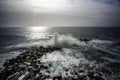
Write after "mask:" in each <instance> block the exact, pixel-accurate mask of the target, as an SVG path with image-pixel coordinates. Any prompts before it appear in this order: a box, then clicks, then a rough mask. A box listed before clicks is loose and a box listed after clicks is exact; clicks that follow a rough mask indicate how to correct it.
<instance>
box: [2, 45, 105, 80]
mask: <svg viewBox="0 0 120 80" xmlns="http://www.w3.org/2000/svg"><path fill="white" fill-rule="evenodd" d="M55 50H61V48H57V47H50V46H49V47H46V48H45V47H42V46H41V47H39V48H32V49H30V50H27V51H26V52H24V53H22V54H20V55H19V56H17V57H16V58H13V59H10V60H8V61H6V62H5V63H4V64H3V67H2V68H1V69H0V80H48V79H52V80H104V77H103V75H102V74H101V73H100V72H93V71H90V70H88V71H87V72H86V71H84V70H79V68H78V69H77V71H69V70H65V71H66V74H65V75H58V76H50V71H49V69H48V68H49V67H50V66H51V65H50V64H48V65H45V64H43V63H42V62H41V61H40V60H39V59H40V58H41V57H42V56H43V55H46V54H48V52H49V53H51V52H53V51H55ZM44 70H45V71H46V72H47V73H44Z"/></svg>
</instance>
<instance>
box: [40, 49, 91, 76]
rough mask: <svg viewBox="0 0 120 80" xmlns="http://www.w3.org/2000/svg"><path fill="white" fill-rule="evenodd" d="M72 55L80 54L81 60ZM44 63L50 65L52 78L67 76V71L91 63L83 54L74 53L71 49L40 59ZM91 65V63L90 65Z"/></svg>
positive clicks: (55, 52)
mask: <svg viewBox="0 0 120 80" xmlns="http://www.w3.org/2000/svg"><path fill="white" fill-rule="evenodd" d="M72 54H79V58H76V57H74V56H72ZM39 60H40V61H41V62H42V63H46V64H49V63H51V64H52V65H51V67H50V68H49V71H50V72H51V74H50V75H51V76H52V77H54V76H58V75H63V76H65V75H64V74H65V69H69V70H72V69H73V67H74V66H79V64H81V65H83V66H84V65H85V64H88V63H89V62H88V61H87V60H86V59H85V58H84V57H83V56H82V54H81V53H74V51H73V50H71V49H65V48H64V49H62V50H61V51H54V52H52V53H48V54H46V55H44V56H43V57H42V58H40V59H39ZM89 64H90V63H89Z"/></svg>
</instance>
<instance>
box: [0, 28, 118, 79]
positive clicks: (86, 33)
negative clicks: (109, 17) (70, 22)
mask: <svg viewBox="0 0 120 80" xmlns="http://www.w3.org/2000/svg"><path fill="white" fill-rule="evenodd" d="M38 46H57V47H62V50H60V51H54V52H52V53H51V54H47V55H44V56H43V57H42V58H41V61H42V62H44V63H46V64H47V63H48V62H50V63H51V64H52V66H51V68H50V69H49V71H50V72H51V74H50V75H51V76H56V75H60V74H62V75H64V73H65V70H64V69H65V68H67V69H69V70H78V69H81V70H85V72H86V71H88V70H90V71H93V72H95V71H99V72H101V74H103V75H104V76H103V77H104V78H105V79H106V80H120V28H119V27H27V28H0V66H2V65H3V63H4V62H5V61H6V60H9V59H11V58H14V57H16V56H18V55H20V54H21V53H23V52H24V51H26V50H28V49H30V48H32V47H38Z"/></svg>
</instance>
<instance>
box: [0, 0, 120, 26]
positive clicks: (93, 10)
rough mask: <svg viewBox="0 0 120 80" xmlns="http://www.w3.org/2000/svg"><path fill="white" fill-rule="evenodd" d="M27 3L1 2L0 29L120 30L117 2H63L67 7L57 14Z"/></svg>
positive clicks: (22, 1) (7, 0)
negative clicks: (72, 28)
mask: <svg viewBox="0 0 120 80" xmlns="http://www.w3.org/2000/svg"><path fill="white" fill-rule="evenodd" d="M26 1H27V0H1V1H0V27H4V26H6V27H8V26H10V27H13V26H14V27H17V26H120V23H119V21H120V17H119V14H120V6H119V4H120V3H119V0H66V1H67V4H66V5H67V6H65V7H62V8H61V9H57V10H56V11H50V10H49V9H44V8H42V7H39V8H38V7H34V6H32V4H29V3H26ZM28 1H29V0H28ZM68 4H69V6H68Z"/></svg>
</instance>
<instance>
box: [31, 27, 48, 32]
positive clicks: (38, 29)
mask: <svg viewBox="0 0 120 80" xmlns="http://www.w3.org/2000/svg"><path fill="white" fill-rule="evenodd" d="M30 30H31V31H32V32H45V31H46V30H47V27H45V26H40V27H39V26H34V27H30Z"/></svg>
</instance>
